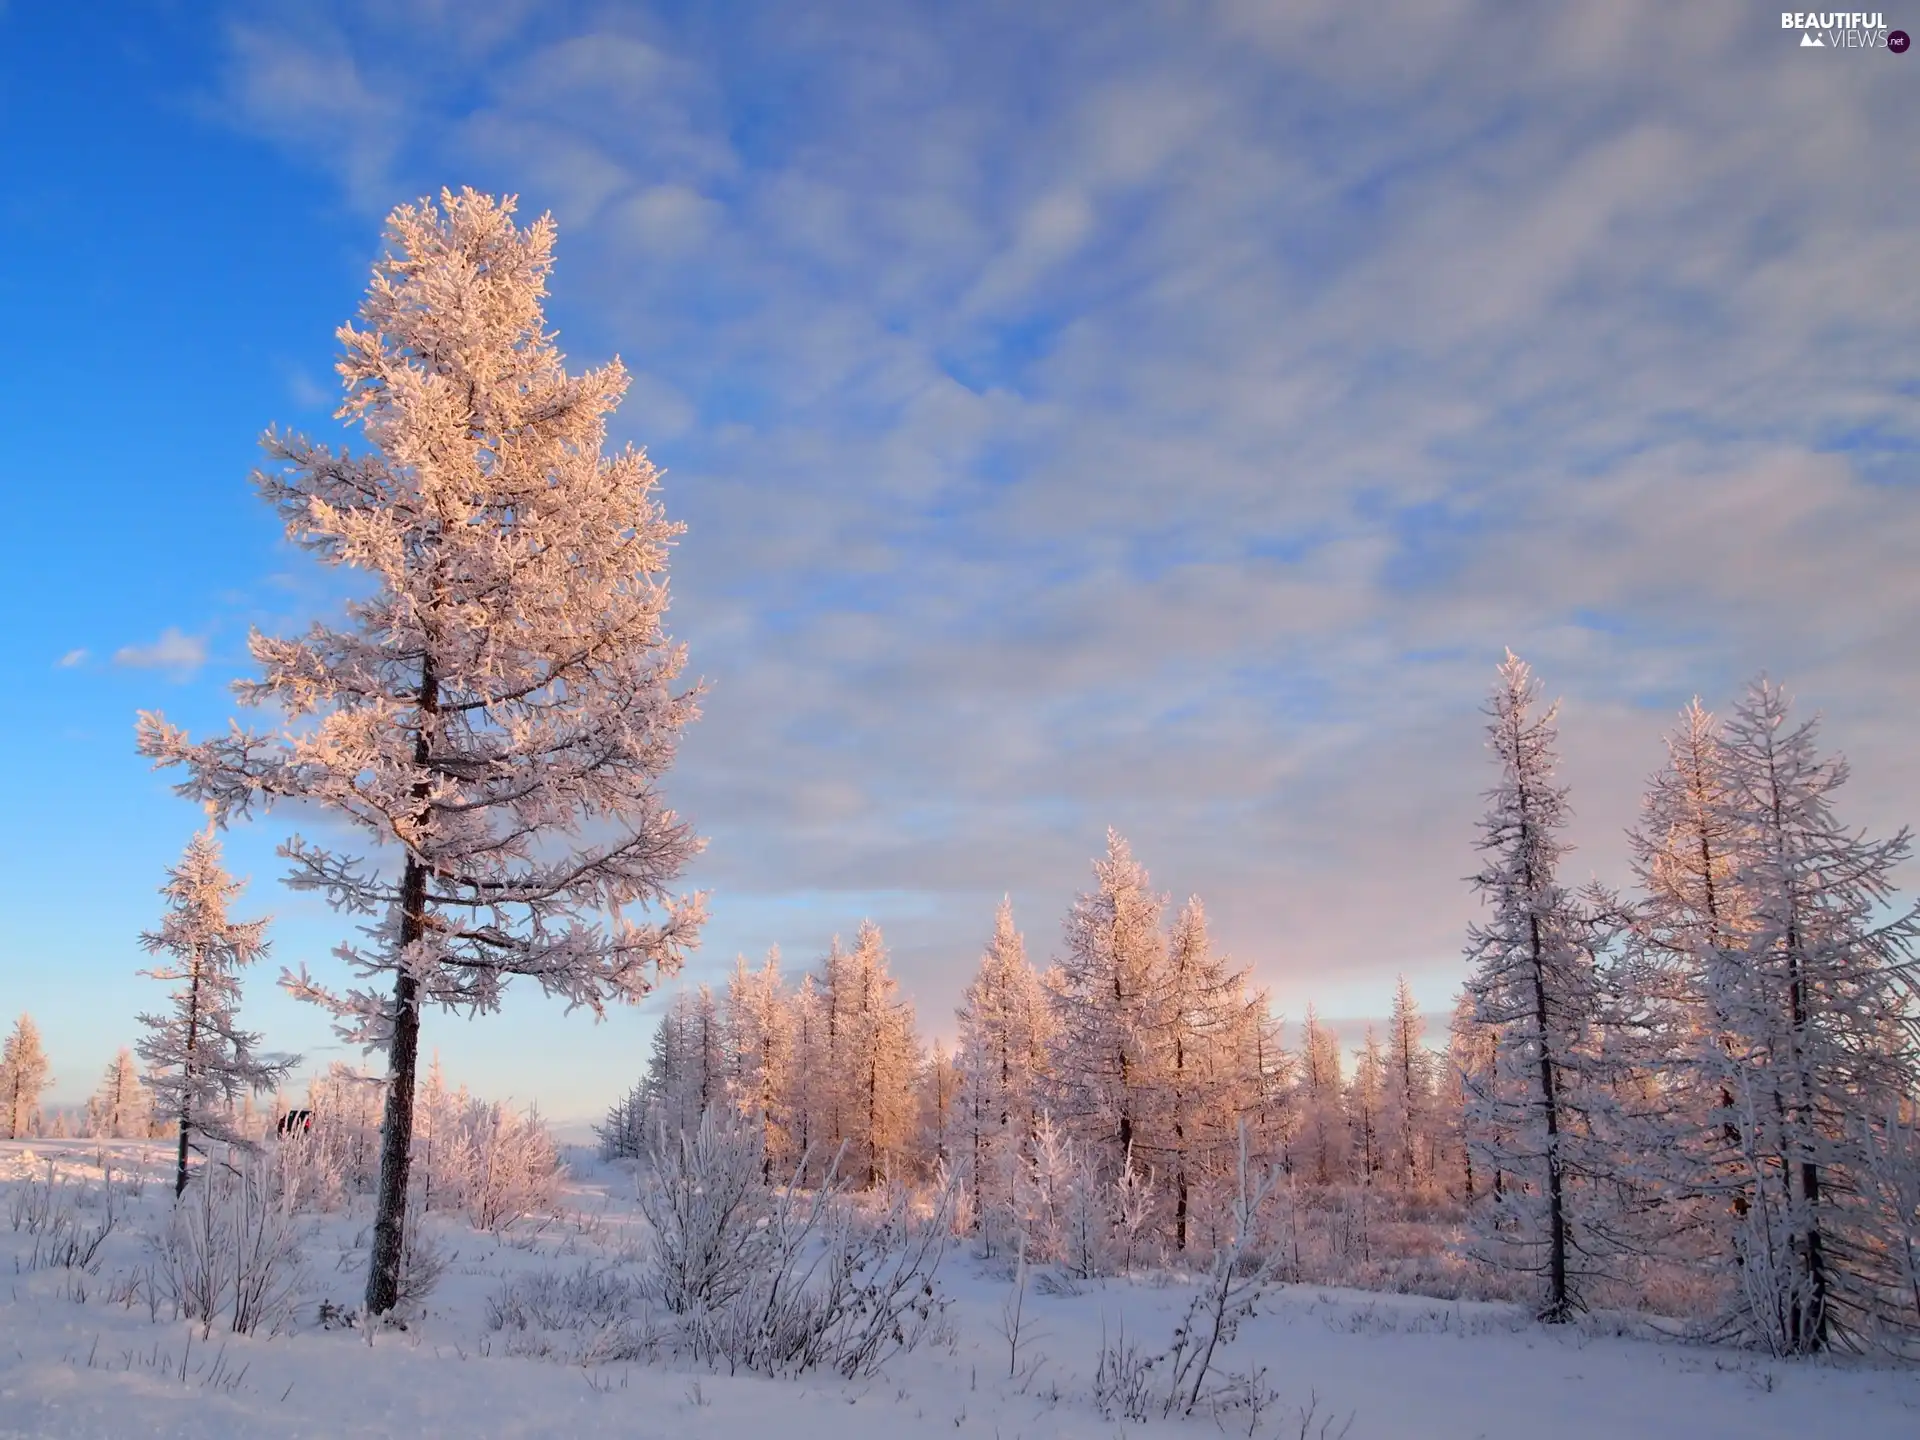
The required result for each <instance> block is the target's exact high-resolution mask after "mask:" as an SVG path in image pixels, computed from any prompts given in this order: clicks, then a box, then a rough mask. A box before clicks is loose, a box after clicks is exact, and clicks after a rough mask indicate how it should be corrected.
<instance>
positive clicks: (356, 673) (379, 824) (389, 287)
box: [140, 190, 703, 1043]
mask: <svg viewBox="0 0 1920 1440" xmlns="http://www.w3.org/2000/svg"><path fill="white" fill-rule="evenodd" d="M514 208H515V207H514V201H513V200H512V198H511V197H509V198H505V199H501V200H495V199H494V198H492V197H490V196H486V195H481V194H478V193H476V192H474V191H472V190H465V191H462V192H461V193H459V194H457V195H456V194H453V193H451V192H448V191H443V192H441V196H440V201H439V203H438V204H437V205H436V204H434V203H432V202H430V201H421V202H420V203H418V204H415V205H404V206H401V207H400V208H399V209H397V210H396V211H394V213H393V215H392V217H391V221H390V238H391V253H390V254H389V255H388V256H387V258H385V259H383V260H382V261H380V262H379V264H378V265H376V267H375V269H374V273H373V279H372V283H371V285H370V287H369V289H368V293H367V298H366V302H365V304H364V305H363V306H362V308H361V313H360V319H359V323H358V324H350V325H346V326H343V327H342V328H341V329H340V331H339V332H338V335H339V339H340V341H341V344H342V346H343V347H344V353H343V356H342V358H341V361H340V364H339V371H340V374H341V377H342V380H343V382H344V387H345V401H344V403H343V404H342V406H341V408H340V410H339V412H338V414H339V417H340V418H341V419H343V420H346V421H348V422H349V423H351V424H353V425H356V426H358V427H359V429H360V431H361V432H362V434H363V435H364V436H365V437H366V439H367V441H368V442H369V444H370V447H371V448H370V449H368V450H365V451H361V452H358V453H354V452H350V451H349V450H347V449H345V448H342V449H339V450H335V449H333V448H330V447H328V446H326V445H322V444H317V443H315V442H312V441H310V440H307V439H305V438H303V437H300V436H296V435H291V434H283V433H279V432H272V431H270V432H269V433H268V435H267V437H266V439H265V442H264V443H265V448H266V450H267V452H268V454H269V456H270V457H271V458H272V459H273V460H274V461H277V462H279V463H278V464H277V465H275V466H273V467H271V468H269V469H267V470H264V471H262V472H261V473H259V474H258V475H257V476H256V477H255V478H256V483H257V484H258V485H259V488H260V490H261V492H262V493H263V494H264V495H265V497H266V498H267V499H268V500H269V501H271V502H272V503H273V504H274V505H275V506H276V507H277V508H278V510H279V511H280V514H281V516H282V517H283V519H284V520H285V522H286V528H287V533H288V535H289V537H290V538H291V539H292V540H294V541H295V542H296V543H297V544H299V545H301V546H303V547H305V548H306V549H308V550H309V551H311V552H312V553H313V554H314V555H316V556H317V557H318V558H319V559H320V560H322V561H323V562H325V563H327V564H333V565H344V566H347V567H350V568H352V569H354V570H357V571H360V572H362V573H363V574H364V575H365V576H367V577H368V578H369V579H370V580H371V581H372V593H371V594H369V595H367V597H366V598H364V599H360V600H356V601H354V602H353V603H351V604H350V605H349V606H348V607H347V617H346V623H344V624H341V625H338V626H334V625H327V624H316V625H314V626H313V627H312V628H311V629H310V630H309V631H308V632H307V633H306V634H305V635H302V636H299V637H297V638H284V639H283V638H277V637H272V636H266V635H261V634H259V633H255V635H254V636H253V637H252V641H251V650H252V653H253V657H254V659H255V661H256V662H257V663H258V665H259V674H258V676H257V678H253V679H248V680H243V681H241V682H239V683H238V684H237V686H236V693H237V694H238V695H239V697H240V699H241V700H242V701H243V702H244V703H246V704H248V705H253V706H261V707H271V708H272V709H273V710H275V711H276V712H277V713H278V714H279V716H281V717H283V718H282V722H281V723H280V724H279V725H278V726H277V727H276V728H274V729H272V730H269V731H247V730H243V729H241V728H240V727H239V726H237V725H236V726H235V727H234V729H233V730H232V732H231V733H230V734H228V735H226V736H224V737H221V738H218V739H214V740H210V741H204V742H200V743H193V742H191V741H189V739H188V738H187V736H186V735H185V734H184V733H183V732H182V731H180V730H178V729H177V728H175V727H173V726H171V725H168V724H167V723H166V722H165V721H164V720H163V719H161V718H160V717H159V716H157V715H143V716H142V717H141V723H140V745H141V749H142V751H143V752H144V753H146V754H147V755H149V756H151V757H153V758H154V759H155V760H156V761H157V762H159V763H161V764H180V765H184V766H185V767H186V768H187V770H188V773H189V778H188V779H187V781H186V782H185V783H183V784H182V785H181V786H180V789H181V791H182V793H184V794H186V795H189V796H191V797H194V798H197V799H202V800H205V801H206V802H208V803H210V804H211V805H212V806H213V808H214V812H215V814H216V815H217V816H218V818H219V819H220V820H221V821H222V822H225V821H227V820H230V819H232V818H233V817H235V816H237V815H243V814H245V813H246V812H247V811H248V809H249V808H250V807H251V805H252V804H253V803H254V802H255V801H256V800H259V801H262V802H266V803H271V802H272V801H275V800H279V799H297V800H301V801H305V802H317V803H319V804H321V805H322V806H324V807H326V808H327V809H330V810H332V811H334V812H335V813H336V814H338V815H341V816H343V817H345V819H346V820H347V821H348V822H350V824H351V825H352V826H354V827H356V828H357V829H358V830H359V831H361V832H362V833H363V834H364V835H365V836H366V837H367V838H368V839H369V840H370V841H371V842H372V844H373V845H374V846H376V847H378V846H387V845H393V846H397V847H399V848H400V849H401V850H402V851H403V852H404V853H405V855H406V857H407V858H408V860H409V861H412V862H417V863H416V864H415V866H414V869H415V870H416V871H417V872H419V873H420V874H421V875H422V876H423V878H424V888H423V889H422V890H421V891H420V893H418V894H416V895H414V896H412V897H411V898H407V897H403V896H402V894H401V883H400V881H399V880H398V879H396V878H395V877H394V875H393V873H392V867H391V866H382V865H380V864H378V863H377V862H376V860H375V859H373V858H370V857H363V856H355V855H350V854H346V853H343V852H341V851H337V850H334V849H329V848H325V847H322V846H321V845H318V844H315V843H312V842H309V841H307V840H305V839H301V838H299V837H296V838H295V839H293V840H292V841H291V842H290V843H289V844H288V845H287V846H286V847H285V850H284V853H285V854H287V855H288V856H289V858H291V859H292V861H293V862H294V870H293V873H292V875H291V876H290V877H289V880H290V883H291V884H293V885H294V886H295V887H296V888H305V889H316V890H320V891H322V892H323V893H325V894H326V895H327V897H328V899H329V900H330V901H331V903H332V904H333V905H334V906H335V907H336V908H339V909H343V910H346V911H348V912H351V913H357V914H363V915H374V916H379V917H382V920H381V923H380V924H379V925H378V926H377V927H376V928H374V929H373V930H372V931H370V932H369V933H370V934H371V935H372V936H373V937H374V940H375V943H373V944H371V945H366V946H347V947H343V949H342V952H341V953H342V954H343V956H345V958H347V959H349V960H350V961H351V962H353V963H354V964H355V965H356V966H357V967H358V968H359V970H360V971H361V973H363V974H371V973H373V972H376V971H380V970H392V969H394V968H397V967H400V966H405V967H406V968H407V969H408V970H410V971H411V972H412V973H414V974H415V975H416V976H417V977H418V979H419V980H420V983H421V985H422V987H423V992H424V995H425V996H426V998H429V999H432V1000H436V1001H439V1002H441V1003H443V1004H449V1005H460V1006H463V1007H472V1008H476V1009H490V1008H492V1007H493V1006H494V1005H495V1004H496V1003H497V1001H498V992H499V987H500V985H501V983H502V982H503V981H504V980H505V979H506V978H507V977H509V976H512V975H527V976H531V977H533V978H534V979H535V980H536V981H537V983H539V984H540V985H541V986H542V987H543V988H544V989H546V990H547V991H549V992H550V993H553V994H556V995H558V996H560V997H561V998H563V999H565V1000H567V1001H569V1002H570V1003H572V1004H576V1005H585V1006H588V1007H589V1008H592V1009H594V1010H596V1011H597V1010H599V1009H600V1008H601V1007H602V1006H603V1004H604V1003H605V1002H606V1001H607V1000H608V999H612V998H633V997H636V996H638V995H640V994H642V993H644V992H645V991H646V990H647V989H648V988H649V987H650V985H651V984H652V981H653V977H654V975H655V974H656V973H657V971H658V970H660V969H665V970H667V971H669V972H670V971H671V970H673V969H675V968H677V966H678V964H679V957H680V954H681V952H682V950H683V949H684V948H685V947H686V946H687V945H689V944H691V943H693V942H694V941H695V938H696V935H697V931H698V926H699V924H700V921H701V919H702V918H703V907H702V903H701V900H700V897H698V896H694V897H690V898H687V899H678V900H677V899H675V898H674V897H673V896H671V895H670V894H669V892H668V888H667V887H668V886H669V884H670V883H671V881H672V880H673V879H674V878H675V877H676V876H677V875H678V874H679V872H680V871H681V869H682V868H683V867H684V865H685V864H686V862H687V861H688V860H689V859H690V858H691V857H692V856H693V855H694V854H696V853H697V852H698V850H699V848H700V842H699V840H698V839H697V838H696V837H695V836H694V834H693V832H692V830H691V829H690V828H689V827H688V826H687V825H686V824H685V823H683V822H682V821H680V820H679V819H678V818H677V817H676V816H675V815H674V814H673V812H672V811H671V810H670V809H668V808H667V807H666V805H665V804H664V802H663V801H662V799H661V797H660V795H659V793H658V790H657V781H658V779H659V777H660V776H661V775H662V774H663V773H664V772H665V771H666V770H667V768H668V767H669V765H670V764H671V762H672V760H673V756H674V750H675V745H676V742H677V739H678V735H679V732H680V729H681V727H682V726H684V725H685V724H687V723H688V722H689V721H690V720H692V719H693V718H694V716H695V715H696V713H697V699H698V691H697V688H686V687H679V688H676V682H677V681H678V680H679V677H680V675H681V672H682V669H683V667H684V664H685V654H684V651H683V649H682V648H681V647H680V646H678V645H675V644H673V643H671V642H670V641H669V639H668V637H667V635H666V632H665V628H664V622H665V616H666V611H667V583H666V575H665V571H666V565H667V556H668V550H669V547H670V546H671V544H672V543H673V541H674V539H675V538H676V537H677V536H678V535H679V534H680V533H681V531H682V528H683V527H682V526H680V525H678V524H676V523H672V522H669V521H668V520H667V519H666V518H665V515H664V512H663V510H662V508H661V506H660V503H659V500H658V498H657V495H656V488H657V484H658V479H659V476H658V472H657V471H656V470H655V469H654V468H653V466H652V465H651V464H650V463H649V462H648V461H647V459H646V457H645V455H644V454H642V453H641V452H640V451H638V450H635V449H633V448H632V447H627V448H625V449H622V450H621V451H619V452H618V453H616V454H613V455H610V456H609V455H603V454H602V446H603V444H604V442H605V438H606V421H607V416H608V415H609V414H610V413H611V412H612V411H613V409H614V408H615V407H616V406H617V405H618V404H619V402H620V399H621V397H622V396H623V395H624V394H625V391H626V388H627V374H626V371H625V370H624V369H623V368H622V367H621V365H620V362H619V361H618V360H614V361H611V362H609V363H608V364H606V365H604V366H601V367H599V368H598V369H593V370H588V371H585V372H583V373H581V374H578V375H569V374H568V373H567V370H566V368H565V365H564V364H563V360H562V356H561V354H560V352H559V351H558V349H557V348H556V347H555V344H554V336H553V334H552V333H551V332H549V331H548V330H547V328H546V325H545V318H544V315H543V313H542V306H541V302H542V299H543V297H544V295H545V294H546V283H547V277H548V273H549V271H550V270H551V268H552V264H553V242H554V226H553V222H552V221H551V219H549V218H547V217H544V216H543V217H542V218H541V219H539V220H537V221H535V222H534V223H533V224H532V225H531V226H528V227H526V228H524V229H523V228H521V227H519V226H518V225H517V224H516V223H515V221H514ZM635 905H640V906H659V907H662V908H663V909H664V911H665V918H664V919H663V920H661V921H659V922H658V923H655V924H650V925H641V924H637V923H634V922H633V921H631V920H629V919H628V918H626V917H625V915H624V911H625V909H626V908H627V907H630V906H635ZM403 908H406V909H410V910H411V911H413V912H414V913H415V914H416V915H423V916H425V917H428V918H427V919H426V920H425V921H424V922H422V923H423V924H424V929H425V932H426V933H425V934H424V936H422V938H420V939H419V940H417V941H414V942H411V943H409V944H408V945H406V946H405V949H406V951H407V953H406V954H404V955H401V954H400V953H398V952H399V951H400V950H401V948H402V947H401V945H400V944H399V942H398V933H399V929H400V926H399V924H398V920H397V914H398V912H399V911H400V910H401V909H403ZM609 916H610V917H611V921H612V923H611V924H610V925H608V924H606V923H604V922H605V920H606V919H607V917H609ZM295 983H296V987H297V988H299V989H301V990H302V991H304V992H305V993H307V994H309V995H310V996H312V997H314V998H318V999H321V1000H323V1001H325V1002H326V1003H329V1004H331V1005H332V1006H333V1007H334V1008H335V1010H336V1012H337V1013H338V1014H340V1015H341V1016H342V1018H343V1020H344V1021H345V1022H346V1028H347V1030H348V1031H349V1032H350V1033H352V1034H353V1035H354V1036H355V1037H356V1038H358V1039H361V1040H363V1041H367V1042H370V1043H379V1042H380V1041H381V1040H382V1039H383V1035H382V1033H381V1031H382V1027H383V1026H384V1024H385V1023H386V1022H385V1020H384V1019H383V1018H382V1017H383V1015H384V1013H385V1011H386V1008H387V1007H386V1005H385V1002H384V1001H383V1000H382V999H381V998H379V997H376V996H374V995H372V994H370V993H365V994H360V995H356V996H349V997H345V998H341V997H334V996H329V995H327V994H326V993H325V992H322V991H320V990H318V989H317V987H314V986H313V985H312V984H311V982H310V981H308V980H306V979H305V977H304V976H303V977H301V978H300V979H299V980H298V981H297V982H295Z"/></svg>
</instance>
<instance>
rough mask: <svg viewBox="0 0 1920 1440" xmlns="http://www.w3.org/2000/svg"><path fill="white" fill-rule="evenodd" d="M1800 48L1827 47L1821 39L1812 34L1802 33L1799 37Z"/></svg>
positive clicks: (1822, 48)
mask: <svg viewBox="0 0 1920 1440" xmlns="http://www.w3.org/2000/svg"><path fill="white" fill-rule="evenodd" d="M1800 48H1801V49H1802V50H1811V49H1816V48H1817V49H1821V50H1824V49H1826V48H1827V42H1826V41H1824V40H1821V39H1817V38H1816V37H1815V36H1813V35H1812V34H1807V35H1802V36H1801V37H1800Z"/></svg>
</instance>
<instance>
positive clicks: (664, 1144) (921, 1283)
mask: <svg viewBox="0 0 1920 1440" xmlns="http://www.w3.org/2000/svg"><path fill="white" fill-rule="evenodd" d="M760 1136H761V1131H760V1129H759V1127H758V1126H755V1125H753V1124H751V1123H749V1122H745V1121H742V1120H741V1119H740V1117H738V1116H737V1115H734V1114H732V1113H731V1112H723V1111H721V1110H719V1109H712V1110H709V1111H708V1112H707V1114H706V1115H705V1116H703V1117H702V1119H701V1122H700V1125H699V1126H698V1128H696V1129H694V1130H693V1131H691V1132H681V1133H678V1134H671V1135H670V1134H669V1133H668V1132H667V1131H666V1129H665V1128H664V1127H659V1128H657V1129H656V1131H655V1134H654V1138H653V1141H652V1144H651V1152H652V1153H651V1168H650V1170H649V1172H648V1173H647V1175H646V1176H645V1178H644V1180H643V1182H642V1187H641V1192H640V1194H641V1202H640V1203H641V1208H642V1210H643V1211H644V1212H645V1213H646V1216H647V1219H648V1220H649V1221H650V1222H651V1223H652V1225H653V1229H654V1235H653V1239H652V1242H651V1243H650V1245H649V1247H648V1253H647V1273H646V1284H647V1287H648V1290H649V1293H652V1294H654V1295H657V1296H658V1297H659V1298H660V1300H661V1302H662V1303H663V1304H664V1305H665V1306H666V1308H667V1309H668V1310H669V1311H671V1312H673V1313H674V1314H675V1315H677V1316H678V1317H679V1319H678V1327H677V1333H678V1336H679V1341H680V1344H681V1346H682V1348H684V1349H685V1350H686V1351H687V1352H688V1353H690V1354H691V1355H693V1356H694V1357H696V1358H698V1359H700V1360H702V1361H704V1362H706V1363H708V1364H713V1365H724V1366H725V1367H726V1368H727V1369H728V1370H729V1371H737V1370H749V1371H755V1372H759V1373H761V1374H768V1375H798V1374H802V1373H804V1372H806V1371H808V1370H813V1369H830V1370H834V1371H836V1372H838V1373H839V1374H841V1375H845V1376H847V1377H849V1378H851V1377H854V1376H860V1375H872V1374H874V1373H876V1372H877V1371H878V1370H879V1369H880V1367H881V1366H882V1365H884V1364H885V1363H886V1361H887V1360H888V1359H889V1358H890V1357H891V1356H893V1355H894V1354H896V1353H898V1352H899V1351H901V1350H910V1349H912V1348H913V1347H914V1346H916V1345H917V1344H919V1343H920V1341H921V1340H922V1339H924V1338H925V1337H926V1335H927V1333H928V1330H929V1328H930V1327H931V1326H932V1324H933V1321H934V1319H935V1317H936V1316H937V1315H938V1314H939V1312H940V1309H941V1302H940V1300H939V1299H938V1297H937V1296H936V1294H935V1291H934V1286H933V1280H934V1275H935V1272H936V1271H937V1270H938V1268H939V1265H940V1260H941V1258H942V1256H943V1255H944V1253H945V1248H946V1243H947V1240H948V1237H949V1235H950V1234H951V1231H952V1225H953V1203H954V1187H953V1186H951V1185H949V1186H948V1187H947V1188H946V1189H944V1190H942V1191H940V1192H938V1193H937V1195H936V1196H935V1198H934V1202H933V1204H932V1205H931V1207H929V1208H927V1209H926V1210H924V1211H922V1210H920V1209H918V1208H917V1207H916V1206H915V1204H914V1201H913V1198H912V1196H911V1195H910V1194H909V1193H908V1192H907V1191H905V1190H904V1189H896V1190H894V1191H893V1192H892V1193H891V1195H890V1196H889V1197H888V1198H887V1199H886V1200H885V1201H884V1203H883V1205H882V1208H881V1209H880V1210H879V1211H878V1212H877V1213H875V1214H863V1213H862V1212H861V1211H860V1210H859V1208H858V1207H856V1206H855V1205H854V1204H853V1203H852V1201H851V1199H850V1197H849V1196H848V1195H847V1194H846V1193H845V1191H844V1189H843V1188H842V1187H841V1186H840V1184H839V1182H838V1181H837V1179H836V1176H835V1171H836V1169H837V1165H830V1166H828V1168H827V1173H826V1177H825V1179H824V1180H823V1182H822V1183H821V1184H820V1185H819V1186H818V1187H817V1188H815V1189H813V1190H811V1191H803V1190H802V1189H801V1188H800V1184H799V1179H800V1176H802V1175H803V1174H805V1173H806V1170H807V1160H806V1157H804V1156H803V1157H802V1158H801V1160H800V1161H799V1163H798V1165H797V1166H796V1168H795V1171H794V1175H793V1177H792V1179H790V1180H789V1182H788V1183H787V1184H785V1185H783V1186H778V1187H770V1186H768V1185H766V1184H764V1183H763V1181H762V1179H761V1175H762V1157H761V1150H760V1143H761V1142H760Z"/></svg>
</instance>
